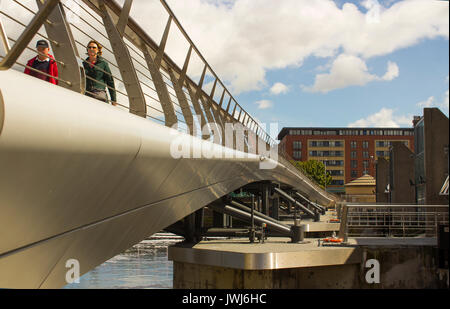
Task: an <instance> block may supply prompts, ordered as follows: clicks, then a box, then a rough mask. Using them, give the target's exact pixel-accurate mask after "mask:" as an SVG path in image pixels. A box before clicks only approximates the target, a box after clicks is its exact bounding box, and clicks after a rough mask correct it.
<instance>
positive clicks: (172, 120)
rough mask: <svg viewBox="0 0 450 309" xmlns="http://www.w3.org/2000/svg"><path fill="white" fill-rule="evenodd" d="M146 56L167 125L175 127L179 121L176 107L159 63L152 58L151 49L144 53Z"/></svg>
mask: <svg viewBox="0 0 450 309" xmlns="http://www.w3.org/2000/svg"><path fill="white" fill-rule="evenodd" d="M144 57H145V61H146V62H147V66H148V70H149V71H150V75H151V76H152V80H153V84H154V85H155V89H156V93H157V94H158V97H159V102H160V103H161V107H162V109H163V111H164V120H165V125H166V126H168V127H173V126H174V125H176V124H177V123H178V119H177V115H176V114H175V109H174V106H173V102H172V100H171V98H170V94H169V90H168V89H167V85H166V83H165V82H164V79H163V76H162V74H161V71H160V70H159V66H158V64H157V63H156V62H155V61H154V60H153V59H152V56H151V55H150V51H148V50H147V52H146V53H144Z"/></svg>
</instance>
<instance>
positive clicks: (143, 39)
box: [0, 0, 276, 151]
mask: <svg viewBox="0 0 450 309" xmlns="http://www.w3.org/2000/svg"><path fill="white" fill-rule="evenodd" d="M81 1H82V3H84V4H85V6H87V8H89V9H90V11H89V10H86V7H85V6H82V5H81V4H80V3H78V2H77V1H72V2H73V3H76V4H78V5H79V6H80V7H82V8H83V10H85V11H87V12H88V13H89V14H90V15H91V16H92V17H94V18H95V19H96V20H97V21H98V22H100V23H101V21H100V19H103V20H105V19H104V18H105V16H104V15H105V14H106V15H110V17H111V20H113V21H114V23H115V25H114V26H115V28H116V30H120V29H117V28H118V27H119V23H122V24H123V25H124V26H123V29H122V32H123V33H122V35H123V37H122V43H124V44H125V45H126V46H127V48H128V49H130V50H131V49H134V51H136V50H138V51H140V52H141V53H143V54H144V55H145V54H146V53H150V54H152V56H154V57H160V59H159V61H160V70H158V71H159V74H161V75H162V80H163V81H164V82H165V84H166V87H170V88H172V90H174V86H173V85H171V84H170V83H168V82H166V81H165V80H164V78H165V79H167V80H170V75H171V73H174V74H175V76H176V77H177V78H181V79H182V83H183V84H182V90H183V92H184V93H185V95H186V94H187V93H186V89H185V87H193V88H198V90H199V99H200V100H206V103H208V104H210V105H209V107H208V111H206V110H205V109H206V107H203V110H202V112H203V113H205V114H206V113H207V112H208V113H211V112H212V115H214V117H212V115H211V119H214V118H216V119H215V120H214V122H215V123H216V125H217V124H218V123H219V124H221V122H222V121H225V120H230V119H231V121H232V122H233V123H236V122H238V123H241V124H242V125H244V127H246V128H248V129H249V130H251V131H253V132H254V133H255V134H256V135H257V136H258V137H259V138H260V139H261V140H263V141H264V142H265V143H267V145H269V146H270V147H275V146H276V142H275V141H274V140H273V139H272V138H271V137H270V135H269V134H267V133H266V131H265V130H264V129H263V128H262V127H261V126H260V124H259V123H258V122H256V121H255V120H254V118H253V117H252V116H251V115H250V114H249V113H247V112H246V111H245V110H244V109H243V108H242V106H241V105H240V104H239V103H237V101H236V100H235V98H234V97H233V96H232V94H231V92H230V91H229V90H228V89H227V87H226V86H225V84H224V83H223V82H222V81H221V80H220V79H219V78H218V76H217V74H216V73H215V72H214V70H213V69H212V68H211V66H210V65H209V63H208V62H207V61H206V59H205V58H204V56H203V55H202V54H201V53H200V51H199V49H198V48H197V47H196V46H195V44H194V43H193V42H192V40H191V39H190V37H189V36H188V35H187V33H186V31H185V30H184V28H183V27H182V25H181V23H180V22H179V20H178V19H177V17H176V16H175V15H174V13H173V12H172V10H171V9H170V7H169V6H168V5H167V3H166V2H165V1H164V0H161V1H160V3H161V5H162V6H163V7H164V9H165V10H166V12H167V13H168V14H169V20H168V23H167V26H166V30H168V29H169V27H170V24H171V23H174V24H175V25H176V26H177V28H178V30H179V31H180V32H181V33H182V34H183V36H184V38H185V39H186V40H187V42H188V43H189V45H190V49H189V52H188V55H187V58H188V57H190V53H191V52H192V51H194V52H195V53H197V55H198V56H199V57H200V59H201V61H202V62H203V64H204V66H205V69H204V71H206V69H207V70H209V72H210V73H211V74H212V75H213V77H214V78H215V81H214V87H213V91H212V93H211V94H208V93H206V92H205V90H204V89H203V88H202V86H203V85H202V82H201V83H200V84H197V83H195V82H194V81H193V80H192V79H191V78H190V77H189V76H188V74H186V68H183V69H181V68H180V67H178V66H177V64H176V63H175V62H174V61H173V60H172V59H171V58H170V57H169V56H168V55H167V53H166V52H165V50H164V47H165V46H164V45H165V42H164V40H162V42H161V44H159V45H158V44H156V43H155V42H154V41H153V40H152V39H151V38H150V37H149V36H148V35H147V34H146V33H145V31H143V30H142V28H140V26H139V25H138V24H137V23H136V22H135V21H134V20H133V19H132V18H131V17H129V16H128V15H129V9H130V7H127V4H128V3H129V5H131V1H130V0H126V2H125V4H124V7H123V8H122V7H120V6H119V5H118V3H117V2H116V1H114V0H98V1H97V0H96V1H92V0H81ZM14 2H15V3H17V4H18V5H20V6H22V7H23V8H24V9H26V10H27V11H28V12H29V13H31V14H34V17H33V19H32V20H31V22H30V23H29V24H28V25H25V24H23V23H21V22H20V21H18V20H16V22H17V23H19V24H22V26H24V27H25V30H24V31H23V32H22V34H21V35H20V37H19V38H18V39H16V40H15V39H14V38H11V37H8V36H6V37H4V36H5V35H2V34H3V33H6V32H7V29H4V27H3V25H1V29H0V30H2V31H0V36H1V37H2V40H3V41H6V42H8V40H9V41H13V42H14V43H15V44H14V45H13V46H12V48H11V49H9V48H8V47H5V50H7V52H6V55H5V56H4V57H3V56H2V58H1V62H0V70H6V69H9V68H11V67H12V66H13V65H14V64H15V63H16V64H19V65H21V66H22V67H23V66H25V65H26V64H24V63H19V62H17V60H18V58H19V57H20V55H21V54H22V52H23V51H24V50H25V49H30V48H29V47H28V45H29V44H30V42H31V40H32V39H33V37H34V36H35V35H36V34H37V35H40V36H43V35H42V34H41V33H39V29H41V28H42V26H48V24H50V25H51V24H52V21H50V19H51V18H50V16H51V14H52V13H54V11H55V10H56V9H58V8H59V9H60V10H61V11H64V9H66V10H68V9H70V8H69V7H68V6H67V5H66V4H64V3H62V2H61V1H60V0H47V1H46V2H45V4H43V5H42V6H41V7H40V8H39V9H38V11H37V12H34V11H33V10H31V9H30V8H28V7H27V6H26V5H24V4H22V3H19V2H17V1H15V0H14ZM102 5H104V7H103V8H106V12H105V11H102ZM127 10H128V11H127ZM0 12H1V13H2V15H3V16H6V17H7V18H12V19H13V20H14V17H13V16H7V14H6V13H5V12H3V11H0ZM71 13H76V12H73V10H72V12H71ZM80 15H81V14H78V17H80V18H81V16H80ZM94 15H95V16H94ZM64 16H65V14H64ZM124 20H126V23H124V22H123V21H124ZM65 22H66V23H67V25H69V22H67V20H66V21H65ZM88 25H89V24H88ZM71 26H72V27H73V26H74V25H73V24H71ZM103 26H105V23H104V22H103ZM58 30H59V31H61V32H62V31H63V30H62V29H58ZM79 30H81V29H79ZM112 31H115V30H112ZM68 32H71V30H70V27H68ZM107 32H108V29H107ZM69 35H70V36H72V33H69ZM85 35H87V34H86V33H85ZM108 36H110V33H108ZM43 37H44V38H45V39H47V40H48V41H50V43H51V44H52V47H53V45H55V46H58V44H59V43H60V42H58V40H56V39H54V38H52V37H51V36H50V35H49V36H48V37H47V36H43ZM124 38H126V39H127V40H128V41H129V42H131V44H132V45H133V47H132V46H130V44H128V43H126V42H125V40H124ZM166 39H167V38H166ZM109 40H111V38H109ZM72 43H73V44H74V45H77V44H78V45H80V46H83V44H82V43H80V42H79V41H78V40H75V39H73V42H72ZM74 48H76V47H75V46H74ZM53 50H54V48H53ZM66 52H67V53H68V52H69V51H66ZM70 52H72V51H70ZM110 52H113V51H111V50H110ZM128 53H131V51H128ZM75 54H76V55H77V52H76V51H75ZM121 56H123V55H121ZM55 58H56V57H55ZM77 58H78V59H77V60H78V63H80V61H83V59H82V58H81V57H79V56H78V55H77ZM130 58H132V57H130ZM142 58H143V57H142ZM56 60H57V61H58V63H59V64H60V65H61V66H65V65H67V63H64V62H63V61H60V60H59V59H56ZM144 60H145V59H144ZM155 60H158V59H155ZM130 61H131V60H130ZM132 61H135V62H140V63H141V65H142V61H139V60H138V59H136V58H135V57H134V58H133V59H132ZM109 64H110V65H112V66H114V67H116V68H117V69H119V70H120V71H121V72H122V71H123V68H122V65H121V64H120V63H118V65H117V66H116V65H115V64H114V63H112V62H109ZM72 69H73V68H72ZM136 71H139V70H136ZM135 74H137V73H135ZM140 74H143V75H145V78H146V79H148V80H150V81H152V82H154V80H153V79H152V77H151V76H149V74H145V73H142V71H140ZM204 75H205V73H204V74H203V76H204ZM113 77H114V79H116V80H118V81H121V82H123V80H124V78H122V79H121V78H119V77H118V76H113ZM122 77H123V76H122ZM61 81H62V82H63V83H65V84H66V86H67V88H70V87H72V88H73V85H74V84H77V83H74V82H73V81H71V80H64V79H61ZM140 82H141V81H140ZM216 85H220V86H222V88H223V89H224V90H223V93H222V96H221V101H220V103H217V101H216V100H215V99H214V90H215V87H216ZM147 87H148V88H151V89H152V90H153V91H155V92H157V94H158V97H159V100H157V99H155V98H154V97H151V96H149V95H147V94H145V96H144V97H145V98H146V99H147V98H148V97H150V99H152V100H154V101H159V103H160V104H162V105H163V110H164V104H166V103H167V102H163V101H164V100H163V99H162V98H163V97H164V95H162V94H161V93H160V90H159V89H155V88H152V87H151V86H148V85H147ZM72 90H76V91H77V90H78V91H80V89H77V88H74V89H72ZM114 90H116V91H120V90H119V89H117V87H116V88H115V89H114ZM81 92H84V90H83V89H81ZM125 92H126V93H125ZM128 92H129V91H128V89H127V90H126V91H122V93H121V94H122V95H124V96H127V97H128V99H129V101H131V100H132V99H130V98H131V97H134V96H133V95H132V96H131V97H130V93H128ZM168 93H169V97H170V96H172V97H174V98H175V99H176V100H173V99H172V100H171V101H172V102H169V104H170V103H173V104H174V105H178V108H182V107H181V106H180V104H177V102H179V98H178V94H177V95H173V94H172V93H171V91H168ZM225 94H227V95H228V96H229V102H228V104H227V103H226V102H224V100H223V99H224V97H225ZM187 97H189V96H187ZM192 100H193V99H192V98H191V100H189V99H188V101H190V102H191V105H192ZM197 103H198V102H197ZM224 104H227V107H226V109H225V105H224ZM131 105H132V104H131V103H130V107H129V108H128V109H129V110H130V111H131V112H134V113H137V112H138V111H137V110H136V109H133V107H132V106H131ZM119 106H122V107H126V105H123V104H119ZM232 106H234V108H233V109H232V110H231V109H230V107H232ZM146 107H152V106H151V105H149V104H146ZM178 108H177V109H173V114H174V116H175V117H177V119H176V121H175V122H178V121H180V122H183V121H182V120H181V117H179V116H184V114H182V113H181V112H180V111H179V110H178ZM153 109H154V110H156V111H158V112H159V113H161V112H163V111H161V110H158V109H156V108H153ZM177 113H178V116H177V115H176V114H177ZM224 115H225V116H224ZM141 116H143V117H146V116H150V117H151V115H149V114H148V113H145V115H144V114H142V115H141ZM165 116H166V115H165ZM165 118H166V117H165ZM225 118H226V119H225ZM153 119H156V120H159V121H161V120H160V119H157V118H154V117H153ZM192 121H193V120H192ZM184 124H186V125H187V121H186V119H185V121H184ZM166 125H167V121H166ZM247 151H248V150H247Z"/></svg>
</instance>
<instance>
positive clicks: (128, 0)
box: [117, 0, 133, 37]
mask: <svg viewBox="0 0 450 309" xmlns="http://www.w3.org/2000/svg"><path fill="white" fill-rule="evenodd" d="M132 4H133V0H125V3H124V5H123V8H122V12H121V13H120V17H119V21H118V22H117V31H119V34H120V36H121V37H123V35H124V33H125V27H126V26H127V24H128V18H129V17H130V11H131V5H132Z"/></svg>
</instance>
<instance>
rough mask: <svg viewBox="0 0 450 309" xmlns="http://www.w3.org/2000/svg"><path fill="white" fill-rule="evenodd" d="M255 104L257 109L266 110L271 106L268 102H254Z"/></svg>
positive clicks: (270, 102)
mask: <svg viewBox="0 0 450 309" xmlns="http://www.w3.org/2000/svg"><path fill="white" fill-rule="evenodd" d="M255 104H257V105H258V109H268V108H271V107H272V106H273V103H272V101H269V100H261V101H257V102H255Z"/></svg>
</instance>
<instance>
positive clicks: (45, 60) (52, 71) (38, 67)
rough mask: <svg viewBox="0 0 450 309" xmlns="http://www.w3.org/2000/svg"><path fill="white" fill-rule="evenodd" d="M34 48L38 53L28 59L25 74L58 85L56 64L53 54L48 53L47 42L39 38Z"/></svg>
mask: <svg viewBox="0 0 450 309" xmlns="http://www.w3.org/2000/svg"><path fill="white" fill-rule="evenodd" d="M36 48H37V51H38V55H37V56H36V57H34V58H32V59H30V60H29V61H28V63H27V67H26V68H25V74H28V75H31V76H34V77H37V78H39V79H42V80H45V81H48V82H50V83H52V84H55V85H58V79H57V78H58V66H57V64H56V61H55V58H53V56H52V55H50V54H49V52H50V47H49V45H48V42H47V41H45V40H39V41H38V42H37V44H36ZM30 68H33V69H30ZM40 72H44V73H46V74H48V75H50V76H47V75H45V74H42V73H40Z"/></svg>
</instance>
